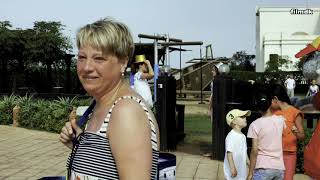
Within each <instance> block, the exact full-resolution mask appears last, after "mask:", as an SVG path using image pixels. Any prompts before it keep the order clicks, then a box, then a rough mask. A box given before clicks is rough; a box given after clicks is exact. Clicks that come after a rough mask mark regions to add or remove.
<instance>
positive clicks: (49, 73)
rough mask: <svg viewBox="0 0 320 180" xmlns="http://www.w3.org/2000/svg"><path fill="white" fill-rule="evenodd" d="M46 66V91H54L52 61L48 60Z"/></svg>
mask: <svg viewBox="0 0 320 180" xmlns="http://www.w3.org/2000/svg"><path fill="white" fill-rule="evenodd" d="M46 66H47V86H46V91H47V92H52V67H51V63H50V62H48V61H47V63H46Z"/></svg>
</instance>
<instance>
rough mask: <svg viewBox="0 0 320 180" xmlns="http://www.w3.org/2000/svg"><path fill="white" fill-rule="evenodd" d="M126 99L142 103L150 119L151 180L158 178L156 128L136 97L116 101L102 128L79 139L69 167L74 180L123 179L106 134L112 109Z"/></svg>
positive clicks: (85, 133) (68, 163) (125, 97)
mask: <svg viewBox="0 0 320 180" xmlns="http://www.w3.org/2000/svg"><path fill="white" fill-rule="evenodd" d="M123 99H132V100H134V101H136V102H137V103H139V104H140V105H141V107H142V108H143V109H144V111H145V113H146V115H147V117H148V120H149V123H150V127H151V144H152V170H151V177H150V179H152V180H153V179H157V165H158V158H159V151H158V146H157V133H156V127H155V125H154V123H153V121H152V118H151V116H150V113H149V112H148V109H147V108H146V106H145V104H144V102H143V101H141V100H140V99H138V98H136V97H133V96H122V97H120V98H119V99H118V100H116V101H115V102H114V103H113V105H112V106H111V108H110V110H109V112H108V114H107V116H106V117H105V120H104V122H103V124H102V126H101V128H100V129H99V130H98V131H97V132H96V133H93V132H87V131H85V132H84V133H83V134H82V135H80V136H79V137H78V143H77V144H76V146H75V147H74V148H73V150H72V153H71V154H70V156H69V158H68V161H67V167H69V169H70V171H69V172H70V173H71V174H70V179H72V180H74V179H76V180H84V179H85V180H98V179H99V180H100V179H119V175H118V171H117V167H116V164H115V160H114V158H113V155H112V152H111V147H110V144H109V139H108V137H107V136H106V131H107V128H108V123H109V119H110V116H111V113H112V109H113V108H114V107H115V105H116V104H117V102H119V101H120V100H123ZM70 163H71V164H70Z"/></svg>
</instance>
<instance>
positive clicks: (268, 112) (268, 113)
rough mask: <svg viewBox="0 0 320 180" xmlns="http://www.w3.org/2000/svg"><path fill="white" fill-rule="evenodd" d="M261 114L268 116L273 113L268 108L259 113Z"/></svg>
mask: <svg viewBox="0 0 320 180" xmlns="http://www.w3.org/2000/svg"><path fill="white" fill-rule="evenodd" d="M261 115H262V117H268V116H272V115H273V114H272V112H271V110H270V108H269V109H268V110H267V111H266V112H264V113H261Z"/></svg>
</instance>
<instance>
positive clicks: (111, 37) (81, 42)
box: [77, 18, 134, 60]
mask: <svg viewBox="0 0 320 180" xmlns="http://www.w3.org/2000/svg"><path fill="white" fill-rule="evenodd" d="M83 46H91V47H93V48H95V49H97V50H101V51H102V53H103V54H104V55H108V54H111V55H114V56H116V57H117V58H119V59H121V60H122V59H125V58H128V59H129V60H130V59H131V58H132V56H133V52H134V42H133V38H132V35H131V33H130V30H129V28H128V27H127V26H126V25H125V24H123V23H121V22H118V21H115V20H113V19H111V18H105V19H101V20H98V21H96V22H94V23H92V24H87V25H85V26H83V27H82V28H80V29H79V30H78V32H77V48H78V49H80V48H81V47H83Z"/></svg>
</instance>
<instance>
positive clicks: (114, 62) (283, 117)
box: [60, 18, 304, 180]
mask: <svg viewBox="0 0 320 180" xmlns="http://www.w3.org/2000/svg"><path fill="white" fill-rule="evenodd" d="M76 43H77V48H78V50H79V52H78V59H77V75H78V78H79V80H80V82H81V84H82V85H83V87H84V89H85V90H86V92H87V93H88V94H89V95H91V96H92V97H93V99H94V102H95V105H94V108H93V109H92V112H90V115H89V116H88V120H87V122H86V125H85V128H81V127H80V126H79V125H78V124H77V122H76V118H75V117H74V116H73V117H70V121H69V122H67V123H66V124H65V126H64V127H63V128H62V130H61V133H60V141H61V142H62V143H63V144H64V145H65V146H66V147H68V148H70V149H71V150H72V153H71V155H70V157H69V159H68V163H67V167H68V179H76V180H82V179H88V180H90V179H137V180H143V179H145V180H147V179H148V180H149V179H156V178H157V164H158V157H159V142H160V141H159V129H158V125H157V121H156V120H155V117H154V115H153V112H152V111H151V109H150V108H151V107H152V105H153V102H152V96H151V91H150V87H149V85H148V83H147V80H148V79H151V78H153V76H154V72H153V69H152V66H151V64H150V62H149V61H148V60H147V59H146V57H145V56H144V55H138V56H136V57H135V60H134V62H133V63H132V64H133V72H134V83H133V84H131V85H132V87H130V85H129V84H128V83H127V82H126V81H125V80H124V73H125V72H126V68H127V65H128V64H130V63H129V61H130V60H131V59H132V58H133V54H134V42H133V38H132V35H131V33H130V31H129V29H128V27H127V26H126V25H125V24H123V23H121V22H118V21H115V20H113V19H110V18H106V19H102V20H98V21H96V22H94V23H92V24H87V25H85V26H83V27H82V28H80V29H79V31H78V32H77V37H76ZM212 73H213V77H214V76H215V75H217V74H218V69H217V68H216V67H214V68H213V70H212ZM211 87H212V85H211ZM255 98H256V100H255V101H256V106H257V108H258V109H259V111H260V113H261V115H262V117H261V118H259V119H257V120H255V121H254V122H253V123H251V125H250V127H249V131H248V134H247V137H248V138H251V139H252V150H251V154H250V160H249V158H248V156H247V152H246V150H247V144H246V136H245V135H244V134H242V133H241V129H242V128H244V127H246V126H247V122H246V117H247V116H249V115H250V111H241V110H232V111H230V112H229V113H228V114H227V117H226V121H227V124H228V125H229V126H231V127H232V128H233V129H232V131H230V133H229V134H228V136H227V137H226V158H225V162H224V165H225V166H224V172H225V177H226V178H227V179H242V180H243V179H246V178H248V179H252V178H253V179H263V177H272V178H270V179H282V178H283V177H284V179H286V180H287V179H292V178H293V175H294V172H295V166H296V152H297V140H302V139H303V138H304V130H303V126H302V119H303V114H302V112H301V111H299V110H298V109H296V108H295V107H293V106H291V104H290V99H289V97H288V95H287V92H286V90H285V89H284V88H283V87H282V86H280V85H278V86H274V87H272V88H271V89H269V90H268V91H261V92H259V93H258V94H257V95H256V97H255ZM210 99H212V98H210ZM210 103H212V102H211V101H210ZM210 107H212V106H211V105H210ZM210 111H211V109H210ZM210 114H212V113H210ZM247 165H249V167H250V168H249V173H247V171H246V168H247Z"/></svg>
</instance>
